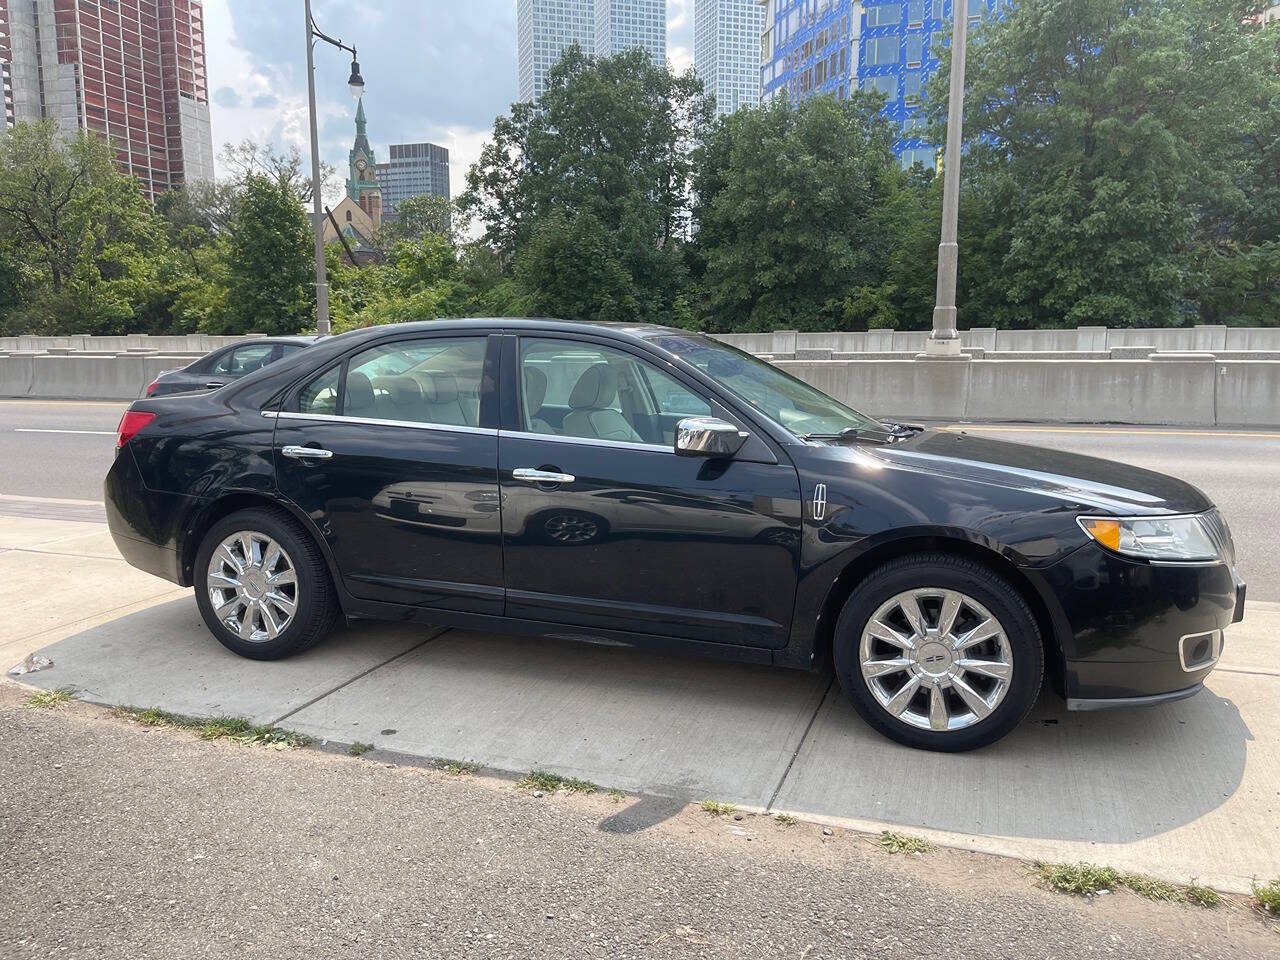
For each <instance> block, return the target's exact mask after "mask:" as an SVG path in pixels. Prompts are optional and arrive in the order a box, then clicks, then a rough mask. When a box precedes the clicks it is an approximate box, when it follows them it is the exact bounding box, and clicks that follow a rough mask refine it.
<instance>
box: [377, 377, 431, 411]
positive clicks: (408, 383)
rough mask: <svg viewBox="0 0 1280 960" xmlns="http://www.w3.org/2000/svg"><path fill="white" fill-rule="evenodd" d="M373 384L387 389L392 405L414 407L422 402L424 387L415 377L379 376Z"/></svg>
mask: <svg viewBox="0 0 1280 960" xmlns="http://www.w3.org/2000/svg"><path fill="white" fill-rule="evenodd" d="M373 385H374V386H375V387H377V388H378V389H379V390H385V391H386V394H387V399H388V400H390V401H391V404H392V406H396V407H413V406H416V405H417V404H419V403H421V402H422V388H421V387H420V386H418V381H417V380H415V379H413V377H379V378H378V379H377V380H375V381H373Z"/></svg>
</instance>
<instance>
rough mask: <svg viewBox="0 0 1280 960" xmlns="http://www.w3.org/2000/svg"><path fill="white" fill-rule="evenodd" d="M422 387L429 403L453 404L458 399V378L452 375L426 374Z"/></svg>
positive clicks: (423, 394)
mask: <svg viewBox="0 0 1280 960" xmlns="http://www.w3.org/2000/svg"><path fill="white" fill-rule="evenodd" d="M421 386H422V396H423V398H424V399H425V400H426V401H427V403H453V401H455V400H457V399H458V378H457V377H455V376H454V375H453V374H452V373H427V374H424V375H423V378H422V383H421Z"/></svg>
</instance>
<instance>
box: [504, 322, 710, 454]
mask: <svg viewBox="0 0 1280 960" xmlns="http://www.w3.org/2000/svg"><path fill="white" fill-rule="evenodd" d="M520 395H521V398H522V408H523V409H522V414H521V415H522V416H523V418H524V429H525V430H526V431H527V432H529V433H539V434H543V435H546V436H563V437H577V438H580V439H586V440H612V441H616V442H619V443H644V444H653V445H655V446H670V444H672V443H673V442H674V440H675V425H676V423H677V422H678V421H679V420H680V418H681V417H705V416H709V415H710V414H711V405H710V404H709V403H707V401H706V400H704V399H703V398H702V397H700V396H698V395H697V394H696V393H694V392H693V391H692V390H690V389H689V388H688V387H686V386H685V385H684V384H682V383H681V382H680V381H679V380H677V379H676V378H675V377H672V376H671V375H669V374H667V373H664V372H663V371H661V370H659V369H658V368H657V367H656V366H654V365H653V364H650V363H647V362H646V361H644V360H641V359H639V358H638V357H634V356H632V355H631V354H629V353H626V352H624V351H622V350H615V349H614V348H612V347H605V346H598V345H596V344H594V343H584V342H580V341H573V340H553V339H545V340H543V339H522V340H521V341H520Z"/></svg>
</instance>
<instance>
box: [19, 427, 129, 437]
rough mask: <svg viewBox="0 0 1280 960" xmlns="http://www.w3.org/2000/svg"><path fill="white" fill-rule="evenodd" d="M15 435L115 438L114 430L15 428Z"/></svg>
mask: <svg viewBox="0 0 1280 960" xmlns="http://www.w3.org/2000/svg"><path fill="white" fill-rule="evenodd" d="M13 432H14V433H75V434H79V435H80V436H86V437H114V436H115V435H116V432H115V431H114V430H43V429H40V428H38V427H14V428H13Z"/></svg>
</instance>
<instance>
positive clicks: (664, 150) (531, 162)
mask: <svg viewBox="0 0 1280 960" xmlns="http://www.w3.org/2000/svg"><path fill="white" fill-rule="evenodd" d="M710 115H711V103H710V100H709V99H708V98H707V97H706V96H705V94H704V93H703V90H702V83H701V81H699V80H698V79H697V78H696V77H695V76H693V74H692V73H691V72H690V73H685V74H683V75H681V76H673V75H672V74H670V73H669V72H668V71H667V70H666V69H664V68H662V67H657V66H654V64H653V63H652V62H651V60H650V59H649V58H648V57H647V56H646V55H645V54H644V53H643V52H642V51H639V50H633V51H630V52H627V53H622V54H617V55H615V56H612V57H604V58H595V57H588V56H585V55H584V54H583V53H582V51H581V50H580V49H578V48H577V47H576V46H574V47H571V48H570V49H569V50H567V51H566V52H565V54H564V55H563V57H561V59H560V60H559V61H558V62H557V63H556V64H555V65H554V66H553V67H552V69H551V71H550V73H549V74H548V78H547V89H546V92H545V93H544V94H543V95H542V97H540V98H539V99H538V101H537V102H536V103H533V104H516V105H515V106H513V107H512V110H511V113H510V115H509V116H507V117H499V118H498V120H497V121H496V122H495V124H494V137H493V140H492V141H491V142H490V143H488V144H487V145H486V146H485V148H484V150H483V152H482V154H481V157H480V160H479V161H478V162H477V163H476V165H475V166H474V167H473V168H472V170H471V171H470V173H469V174H468V176H467V186H468V189H467V191H466V192H465V193H464V194H463V196H462V197H460V198H459V206H460V208H461V210H462V211H463V213H464V214H465V215H467V216H469V217H471V218H473V219H474V220H476V221H477V222H479V223H480V224H481V225H483V227H484V235H485V239H486V241H487V242H489V243H490V244H492V246H493V247H494V248H495V249H496V250H497V251H498V253H499V255H500V257H501V259H502V262H503V265H504V267H507V268H510V266H511V265H513V264H515V263H517V262H518V261H522V262H525V263H529V262H540V263H542V264H544V265H545V266H547V267H549V268H555V269H559V270H570V271H571V272H570V273H569V274H568V275H552V274H548V273H538V272H535V271H531V270H530V269H528V267H527V266H526V267H524V268H522V269H520V268H518V269H516V278H517V280H518V282H519V284H520V286H521V288H522V289H523V290H524V292H525V293H526V294H527V295H528V296H529V297H530V298H531V300H532V301H533V302H535V303H542V302H547V303H566V304H571V303H577V304H578V305H579V307H580V308H582V309H588V310H590V309H596V308H598V307H599V306H600V305H603V304H616V305H618V307H619V308H620V309H623V308H625V309H627V310H631V311H633V315H634V316H635V317H636V318H637V319H643V320H661V321H666V320H669V319H670V318H671V317H672V315H673V314H674V312H675V304H676V300H677V298H678V297H679V296H680V295H681V293H682V292H683V289H684V281H685V257H684V250H683V247H684V243H685V237H686V236H687V234H688V229H689V223H688V205H689V187H690V176H691V173H692V163H691V158H690V148H691V146H692V145H693V143H695V142H696V141H697V140H698V139H699V138H700V137H701V135H702V131H703V130H704V128H705V127H706V125H707V124H708V123H709V121H710ZM602 244H603V246H602ZM529 245H536V246H537V249H536V250H530V251H525V249H524V248H525V247H526V246H529ZM575 248H577V249H594V250H597V251H599V252H601V253H603V254H607V255H606V257H605V264H606V265H607V267H606V268H605V269H595V268H594V266H591V265H585V264H574V263H572V262H571V261H570V260H569V259H567V258H566V257H565V256H564V251H565V250H568V249H575ZM606 248H607V249H606ZM619 271H620V272H619ZM588 277H593V278H595V279H597V280H599V281H601V282H603V283H605V284H606V285H605V286H604V287H603V288H601V289H600V290H598V291H580V294H579V296H576V297H573V298H570V299H569V300H566V299H565V297H564V296H563V294H564V293H566V292H567V291H568V290H569V289H570V287H572V286H573V285H575V284H581V283H584V282H587V279H586V278H588ZM617 282H622V283H624V284H625V286H626V290H625V294H624V295H620V293H619V290H618V289H617V288H616V287H615V284H616V283H617Z"/></svg>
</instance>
